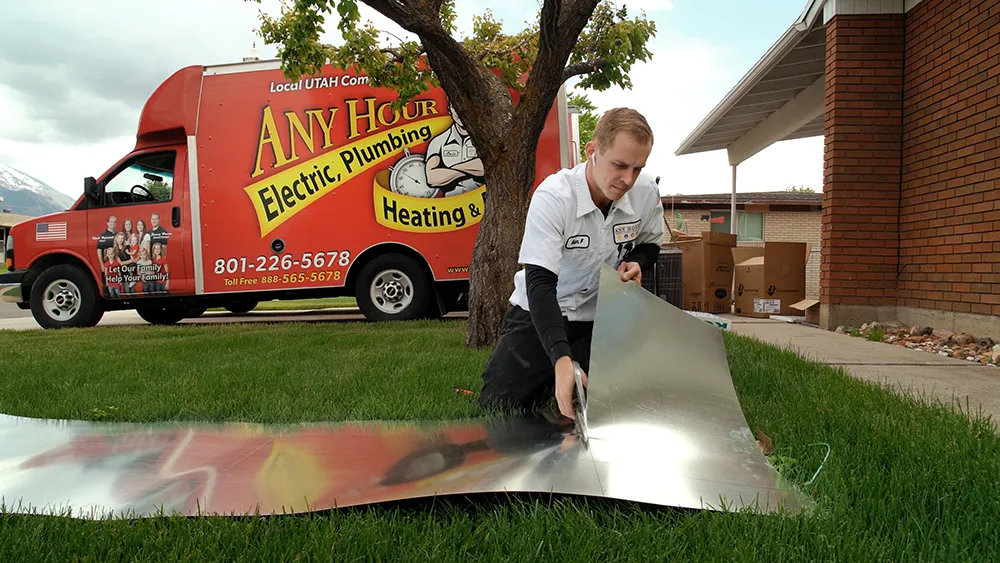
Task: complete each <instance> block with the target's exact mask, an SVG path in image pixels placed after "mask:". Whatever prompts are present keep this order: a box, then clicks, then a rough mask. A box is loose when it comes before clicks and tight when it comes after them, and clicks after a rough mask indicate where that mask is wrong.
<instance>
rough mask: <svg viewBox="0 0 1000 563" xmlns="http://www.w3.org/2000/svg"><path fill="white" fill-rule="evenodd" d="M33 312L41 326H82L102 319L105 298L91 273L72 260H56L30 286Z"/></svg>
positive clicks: (92, 324)
mask: <svg viewBox="0 0 1000 563" xmlns="http://www.w3.org/2000/svg"><path fill="white" fill-rule="evenodd" d="M30 302H31V314H32V316H33V317H34V318H35V322H37V323H38V324H39V326H41V327H42V328H83V327H91V326H94V325H96V324H97V323H98V322H100V320H101V318H102V317H103V316H104V300H103V298H101V296H100V295H98V293H97V286H96V285H95V284H94V280H93V279H92V278H91V277H90V274H89V273H88V272H86V271H85V270H84V269H83V268H81V267H79V266H76V265H73V264H57V265H55V266H52V267H51V268H48V269H47V270H45V271H44V272H42V273H41V275H40V276H38V279H36V280H35V283H34V284H33V285H32V286H31V297H30Z"/></svg>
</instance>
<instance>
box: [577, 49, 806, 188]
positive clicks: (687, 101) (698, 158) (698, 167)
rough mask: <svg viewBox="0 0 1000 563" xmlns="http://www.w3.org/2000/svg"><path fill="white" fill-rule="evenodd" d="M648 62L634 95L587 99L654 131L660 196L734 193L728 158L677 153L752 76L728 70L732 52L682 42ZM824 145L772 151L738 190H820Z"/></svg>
mask: <svg viewBox="0 0 1000 563" xmlns="http://www.w3.org/2000/svg"><path fill="white" fill-rule="evenodd" d="M650 50H651V51H652V53H653V57H652V60H650V61H649V62H645V63H641V64H636V65H634V66H633V67H632V72H631V73H630V77H631V79H632V83H633V87H632V89H631V90H623V89H620V88H611V89H609V90H607V91H605V92H593V91H585V93H586V94H587V95H588V97H589V98H590V99H591V100H592V101H593V102H594V103H595V105H596V106H597V109H598V112H600V111H603V110H607V109H610V108H612V107H616V106H627V107H632V108H635V109H637V110H639V111H641V112H642V113H643V114H644V115H645V116H646V119H647V120H648V121H649V123H650V126H651V127H652V128H653V134H654V136H655V144H654V148H653V153H652V155H651V156H650V158H649V164H648V166H647V171H648V172H649V173H650V174H652V175H654V176H661V177H662V179H661V181H660V186H661V192H663V193H664V194H667V193H684V194H699V193H700V194H704V193H725V192H729V191H730V190H731V185H732V169H731V168H730V166H729V161H728V158H727V155H726V151H725V150H720V151H714V152H711V153H702V154H695V155H685V156H681V157H678V156H676V155H675V154H674V151H675V150H676V149H677V147H678V146H679V145H680V144H681V142H682V141H683V140H684V138H685V137H687V135H688V134H689V133H690V132H691V131H693V130H694V128H695V127H696V126H697V125H698V123H699V122H700V121H701V120H702V119H703V118H704V117H705V116H706V115H708V113H709V112H711V111H712V109H713V108H714V107H715V106H716V104H718V102H719V101H720V100H722V99H723V98H724V97H725V96H726V94H727V93H728V92H729V90H730V89H731V88H732V87H733V86H734V85H735V84H736V83H737V82H738V81H739V80H740V78H741V77H742V76H743V73H744V72H745V70H746V69H742V68H734V67H733V66H732V65H730V64H727V60H729V59H730V58H731V55H732V53H731V51H730V49H728V48H726V47H723V46H719V45H713V44H710V43H708V42H706V41H703V40H700V39H695V38H691V37H685V36H682V35H676V34H675V35H664V36H660V37H657V38H656V39H654V40H653V41H651V43H650ZM822 176H823V141H822V137H820V138H816V139H803V140H797V141H786V142H782V143H778V144H776V145H772V146H771V147H769V148H767V149H765V150H764V151H762V152H761V153H759V154H757V155H756V156H754V157H753V158H751V159H749V160H748V161H746V162H745V163H744V164H741V165H740V167H739V169H738V171H737V185H738V187H737V189H738V191H740V192H747V191H774V190H783V189H784V188H786V187H788V186H789V185H792V184H796V185H798V184H807V185H811V186H812V187H814V188H816V190H817V191H819V190H821V189H822Z"/></svg>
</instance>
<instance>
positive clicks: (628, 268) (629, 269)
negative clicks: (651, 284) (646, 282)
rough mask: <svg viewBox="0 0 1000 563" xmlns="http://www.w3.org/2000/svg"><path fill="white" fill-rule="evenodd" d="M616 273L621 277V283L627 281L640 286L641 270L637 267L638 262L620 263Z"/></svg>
mask: <svg viewBox="0 0 1000 563" xmlns="http://www.w3.org/2000/svg"><path fill="white" fill-rule="evenodd" d="M618 271H619V272H620V273H621V275H622V281H623V282H626V281H629V280H632V281H634V282H635V283H637V284H639V285H642V268H641V267H640V266H639V263H638V262H622V263H621V265H619V266H618Z"/></svg>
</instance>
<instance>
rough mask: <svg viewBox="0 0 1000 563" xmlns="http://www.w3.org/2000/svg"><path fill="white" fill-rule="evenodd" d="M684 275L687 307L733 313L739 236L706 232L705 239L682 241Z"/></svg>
mask: <svg viewBox="0 0 1000 563" xmlns="http://www.w3.org/2000/svg"><path fill="white" fill-rule="evenodd" d="M671 246H676V247H677V248H679V249H680V250H681V271H682V272H683V274H682V275H683V278H684V309H685V310H688V311H700V312H706V313H729V312H730V311H731V310H732V309H731V307H732V295H731V293H732V287H733V253H732V249H733V248H735V247H736V235H732V234H729V233H713V232H711V231H705V232H703V233H702V234H701V238H699V239H696V240H692V241H678V242H676V243H673V244H672V245H671Z"/></svg>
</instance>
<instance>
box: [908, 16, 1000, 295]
mask: <svg viewBox="0 0 1000 563" xmlns="http://www.w3.org/2000/svg"><path fill="white" fill-rule="evenodd" d="M998 91H1000V0H924V1H923V2H921V3H920V4H919V5H918V6H917V7H916V8H914V9H913V10H912V11H911V12H910V13H909V17H908V18H907V23H906V86H905V89H904V91H903V94H904V98H903V107H904V108H905V109H904V112H905V116H904V118H903V162H902V165H903V169H902V170H903V186H902V191H901V217H900V237H901V249H900V253H901V262H902V272H901V274H900V277H899V291H898V294H899V302H898V304H899V305H900V306H903V307H921V308H929V309H936V310H941V311H954V312H958V313H980V314H992V315H1000V145H998V143H1000V97H997V93H998Z"/></svg>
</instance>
